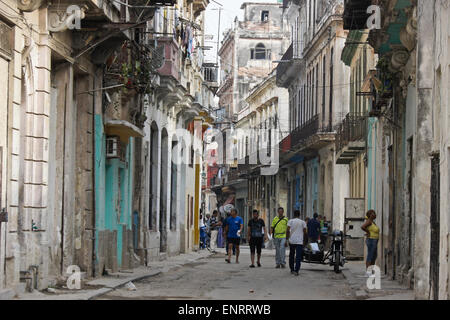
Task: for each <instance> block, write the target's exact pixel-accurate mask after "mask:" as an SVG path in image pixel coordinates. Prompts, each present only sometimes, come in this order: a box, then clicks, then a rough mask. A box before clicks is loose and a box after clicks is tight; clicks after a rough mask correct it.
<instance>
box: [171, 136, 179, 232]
mask: <svg viewBox="0 0 450 320" xmlns="http://www.w3.org/2000/svg"><path fill="white" fill-rule="evenodd" d="M177 145H178V141H177V137H176V136H174V137H173V138H172V145H171V148H172V152H175V153H176V152H177V151H178V148H177ZM170 175H171V179H170V183H171V188H170V230H171V231H176V229H177V209H178V207H177V203H178V192H177V188H178V165H177V163H176V161H171V170H170Z"/></svg>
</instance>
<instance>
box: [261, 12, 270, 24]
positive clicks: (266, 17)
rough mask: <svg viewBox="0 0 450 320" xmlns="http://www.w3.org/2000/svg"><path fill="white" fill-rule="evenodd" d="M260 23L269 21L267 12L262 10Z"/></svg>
mask: <svg viewBox="0 0 450 320" xmlns="http://www.w3.org/2000/svg"><path fill="white" fill-rule="evenodd" d="M261 21H262V22H267V21H269V11H266V10H264V11H262V12H261Z"/></svg>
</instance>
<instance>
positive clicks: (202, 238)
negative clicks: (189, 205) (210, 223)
mask: <svg viewBox="0 0 450 320" xmlns="http://www.w3.org/2000/svg"><path fill="white" fill-rule="evenodd" d="M201 212H202V210H201V209H200V223H199V226H200V249H205V248H206V225H205V220H204V219H203V215H202V214H201Z"/></svg>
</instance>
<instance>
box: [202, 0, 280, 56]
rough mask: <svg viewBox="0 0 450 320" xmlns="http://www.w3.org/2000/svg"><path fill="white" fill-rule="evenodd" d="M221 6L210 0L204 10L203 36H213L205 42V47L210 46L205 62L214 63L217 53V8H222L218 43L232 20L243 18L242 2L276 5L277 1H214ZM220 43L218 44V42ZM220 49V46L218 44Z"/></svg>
mask: <svg viewBox="0 0 450 320" xmlns="http://www.w3.org/2000/svg"><path fill="white" fill-rule="evenodd" d="M215 1H216V2H219V3H220V4H222V6H220V5H218V4H217V3H216V2H214V1H212V0H210V2H209V5H208V7H207V8H206V19H205V20H206V23H205V35H211V36H213V40H210V39H209V38H208V39H207V40H206V41H205V46H212V47H213V48H211V49H210V50H207V51H206V52H205V60H206V61H207V62H216V55H217V54H216V53H217V46H216V44H217V31H218V27H219V10H218V9H219V8H222V9H223V10H221V14H220V17H221V19H220V41H222V39H223V32H224V31H225V30H226V29H228V28H230V27H232V25H233V21H234V18H235V17H236V16H237V17H238V18H239V20H242V18H243V10H241V9H240V8H241V5H242V4H243V3H244V2H266V3H269V2H272V3H276V2H277V0H249V1H243V0H215ZM219 43H220V42H219ZM219 47H220V44H219Z"/></svg>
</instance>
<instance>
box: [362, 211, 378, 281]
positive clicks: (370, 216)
mask: <svg viewBox="0 0 450 320" xmlns="http://www.w3.org/2000/svg"><path fill="white" fill-rule="evenodd" d="M376 218H377V214H376V213H375V211H374V210H369V211H367V213H366V222H364V224H363V225H362V226H361V229H362V230H363V231H364V232H365V233H366V236H367V239H366V245H367V258H366V274H367V275H368V276H370V275H372V271H371V270H369V267H370V266H374V265H375V262H376V260H377V253H378V240H379V238H380V228H379V227H378V226H377V225H376V224H375V219H376Z"/></svg>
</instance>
